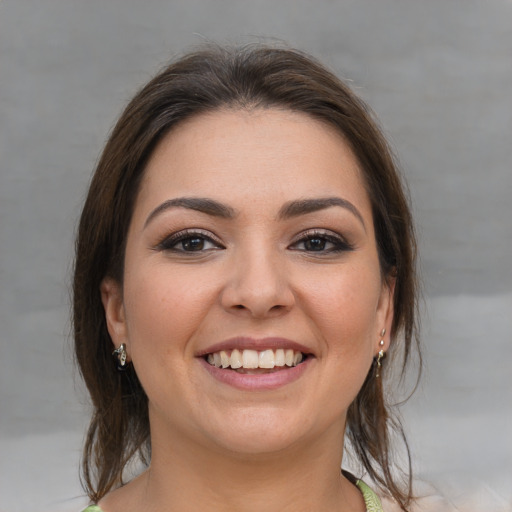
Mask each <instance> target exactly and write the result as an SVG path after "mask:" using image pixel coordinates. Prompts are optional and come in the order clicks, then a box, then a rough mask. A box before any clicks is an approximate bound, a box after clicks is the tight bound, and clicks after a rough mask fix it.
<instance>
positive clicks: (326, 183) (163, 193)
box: [138, 109, 369, 208]
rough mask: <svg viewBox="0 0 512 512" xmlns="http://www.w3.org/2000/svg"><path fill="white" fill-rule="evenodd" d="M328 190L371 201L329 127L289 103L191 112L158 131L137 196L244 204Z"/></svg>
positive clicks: (154, 199)
mask: <svg viewBox="0 0 512 512" xmlns="http://www.w3.org/2000/svg"><path fill="white" fill-rule="evenodd" d="M333 193H337V194H341V195H343V197H345V198H346V199H348V200H351V201H354V202H357V203H359V205H360V206H361V207H363V208H364V207H365V206H369V205H368V202H369V200H368V197H367V194H366V191H365V187H364V183H363V177H362V172H361V170H360V167H359V164H358V162H357V160H356V158H355V156H354V154H353V152H352V151H351V149H350V147H349V145H348V144H347V142H346V141H345V140H344V138H343V137H342V135H341V134H340V133H339V132H338V131H337V130H336V129H335V128H334V127H332V126H330V125H328V124H327V123H323V122H321V121H318V120H316V119H313V118H312V117H310V116H308V115H306V114H303V113H296V112H291V111H286V110H278V109H255V110H251V111H246V110H243V111H240V110H221V111H216V112H213V113H208V114H201V115H198V116H195V117H193V118H191V119H189V120H187V121H185V122H183V123H182V124H180V125H178V126H177V127H176V128H174V129H173V130H172V131H171V132H170V133H169V134H167V135H166V136H165V137H164V138H163V140H162V141H161V142H160V143H159V145H158V146H157V147H156V149H155V151H154V152H153V154H152V156H151V158H150V160H149V162H148V165H147V167H146V170H145V174H144V178H143V181H142V184H141V190H140V195H139V200H140V201H142V202H151V203H158V202H159V201H165V200H167V199H169V197H171V196H183V195H187V196H188V195H202V196H208V197H213V198H218V199H220V200H226V198H229V200H231V201H234V202H240V203H241V204H244V202H247V201H251V202H255V201H256V202H257V201H259V200H261V199H265V200H266V202H267V203H268V201H269V200H270V199H275V200H277V201H279V200H281V201H285V200H288V199H290V196H294V197H293V198H296V197H303V196H307V197H311V196H331V195H333ZM138 202H139V201H138Z"/></svg>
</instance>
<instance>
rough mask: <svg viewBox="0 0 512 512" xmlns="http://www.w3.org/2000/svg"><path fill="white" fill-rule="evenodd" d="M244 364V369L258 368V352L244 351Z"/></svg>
mask: <svg viewBox="0 0 512 512" xmlns="http://www.w3.org/2000/svg"><path fill="white" fill-rule="evenodd" d="M242 362H243V366H244V368H258V363H259V357H258V352H256V350H244V351H243V352H242Z"/></svg>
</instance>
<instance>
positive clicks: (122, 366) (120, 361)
mask: <svg viewBox="0 0 512 512" xmlns="http://www.w3.org/2000/svg"><path fill="white" fill-rule="evenodd" d="M112 355H113V356H114V357H115V358H116V361H117V369H118V370H119V371H120V372H123V371H124V370H126V368H127V361H126V358H127V357H128V354H127V353H126V345H125V344H124V343H121V345H119V348H116V349H115V350H114V351H113V352H112Z"/></svg>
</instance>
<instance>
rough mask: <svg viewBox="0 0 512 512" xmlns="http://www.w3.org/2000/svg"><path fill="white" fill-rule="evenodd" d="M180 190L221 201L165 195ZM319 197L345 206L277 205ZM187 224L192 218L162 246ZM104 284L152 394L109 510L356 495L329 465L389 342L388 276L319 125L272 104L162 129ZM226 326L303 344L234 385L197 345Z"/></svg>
mask: <svg viewBox="0 0 512 512" xmlns="http://www.w3.org/2000/svg"><path fill="white" fill-rule="evenodd" d="M182 197H187V198H191V197H193V198H197V197H200V198H209V199H213V200H215V201H217V202H219V203H222V204H223V205H225V206H226V207H228V208H229V209H230V211H231V212H232V213H233V216H232V218H222V217H219V216H214V215H210V214H208V213H204V212H200V211H196V210H192V209H190V208H186V207H182V206H177V207H169V208H163V207H161V205H162V204H163V203H165V202H166V201H169V200H172V199H176V198H182ZM326 197H329V198H332V197H337V198H342V199H343V200H344V201H347V202H349V203H350V205H352V206H353V209H351V208H350V207H344V206H338V205H334V206H329V207H325V208H322V209H320V210H318V211H313V212H310V213H302V214H298V215H294V216H291V217H287V218H283V216H282V215H281V216H280V215H279V213H280V212H281V213H282V209H283V207H284V205H286V204H289V203H290V202H291V201H297V200H303V199H306V198H307V199H311V198H313V199H318V198H326ZM159 207H160V209H159ZM186 229H188V230H189V231H190V230H192V231H194V233H196V232H197V231H199V233H197V234H192V235H190V232H188V236H189V239H188V240H185V241H183V240H181V241H179V242H167V243H166V245H165V247H164V245H162V241H164V240H166V239H168V238H169V236H172V235H173V234H175V233H178V232H183V230H186ZM311 230H313V234H311ZM326 237H327V238H326ZM333 237H334V238H333ZM336 237H337V238H336ZM193 240H196V242H193ZM315 240H316V241H315ZM333 240H334V242H333ZM337 240H341V241H340V242H338V241H337ZM173 243H174V245H173ZM191 244H192V245H191ZM193 244H195V246H194V245H193ZM347 244H348V245H347ZM192 246H194V247H195V248H199V250H195V251H191V250H187V249H190V248H191V247H192ZM349 246H350V247H349ZM313 248H315V249H317V250H313ZM101 292H102V298H103V303H104V306H105V311H106V317H107V324H108V328H109V332H110V334H111V337H112V340H113V343H114V344H115V346H119V345H120V344H121V343H125V344H126V345H127V351H128V356H129V360H130V361H131V362H132V363H133V364H134V366H135V369H136V372H137V375H138V376H139V379H140V381H141V383H142V386H143V387H144V389H145V391H146V393H147V395H148V398H149V414H150V425H151V442H152V461H151V467H150V468H149V470H147V471H146V472H144V473H143V474H142V475H141V476H139V477H138V478H136V479H135V480H133V481H132V482H130V483H129V484H128V485H126V486H124V487H122V488H120V489H118V490H117V491H114V492H113V493H111V494H109V495H108V496H107V497H105V498H104V499H103V500H102V502H101V503H100V505H101V506H102V508H103V510H104V511H105V512H116V511H118V510H125V511H126V510H128V511H129V510H139V511H140V510H148V511H149V510H155V511H156V510H159V511H171V510H172V511H174V510H176V511H177V510H179V511H188V510H190V511H197V510H209V511H216V510H239V511H245V512H250V511H261V510H266V511H274V510H275V511H280V512H282V511H288V510H290V511H292V510H293V511H294V512H296V511H310V510H315V511H316V510H322V511H331V510H332V511H335V510H336V511H344V510H346V511H348V510H350V511H364V510H365V507H364V503H363V500H362V497H361V495H360V493H359V491H358V490H357V489H356V488H355V487H354V486H353V485H352V484H351V483H349V482H348V481H347V480H346V479H345V478H343V477H342V476H341V475H340V470H339V468H340V464H341V459H342V455H343V435H344V430H345V418H346V412H347V409H348V407H349V405H350V403H351V402H352V401H353V400H354V398H355V396H356V395H357V393H358V391H359V389H360V388H361V386H362V384H363V381H364V379H365V377H366V375H367V373H368V371H369V369H370V366H371V364H372V360H373V358H374V357H375V355H376V354H377V353H378V351H379V350H380V349H381V348H384V349H387V346H388V343H389V339H388V338H387V337H385V338H384V341H385V346H384V347H381V346H380V345H379V341H380V340H381V336H380V332H381V331H382V329H383V328H386V329H387V331H388V332H389V330H390V327H391V322H392V315H393V311H392V293H393V284H392V283H391V282H390V281H389V280H387V279H385V278H384V277H383V276H382V275H381V271H380V267H379V261H378V255H377V248H376V243H375V234H374V227H373V221H372V215H371V205H370V201H369V198H368V194H367V192H366V190H365V186H364V183H363V179H362V173H361V171H360V168H359V165H358V162H357V160H356V159H355V157H354V155H353V153H352V151H351V150H350V148H349V147H348V145H347V144H346V143H345V141H344V140H343V138H342V137H341V135H340V134H339V133H338V132H336V131H335V130H334V129H333V128H332V127H330V126H327V125H325V124H323V123H321V122H319V121H317V120H314V119H311V118H309V117H308V116H306V115H304V114H300V113H293V112H288V111H283V110H278V109H267V110H261V109H256V110H253V111H233V110H226V111H218V112H215V113H211V114H207V115H201V116H197V117H194V118H192V119H190V120H188V121H186V122H184V123H183V124H181V125H179V126H178V127H176V128H175V129H174V130H173V131H172V132H171V133H170V134H168V135H167V136H166V137H165V138H164V139H163V141H162V142H161V143H160V144H159V146H158V147H157V148H156V150H155V151H154V153H153V155H152V158H151V159H150V161H149V163H148V166H147V168H146V171H145V176H144V179H143V182H142V184H141V189H140V191H139V195H138V198H137V201H136V204H135V209H134V213H133V218H132V221H131V225H130V228H129V233H128V239H127V246H126V256H125V275H124V282H123V286H122V287H121V286H120V285H119V284H118V283H116V282H115V281H113V280H111V279H105V280H104V281H103V284H102V287H101ZM234 336H250V337H252V338H255V339H261V338H265V337H269V336H279V337H284V338H287V339H290V340H293V341H296V342H298V343H300V344H302V345H304V346H305V347H307V348H308V350H309V351H310V353H311V354H312V356H311V357H310V360H309V361H308V366H307V368H306V369H305V370H304V371H303V372H302V373H301V375H300V377H298V378H297V379H296V380H294V381H292V382H289V383H287V384H286V385H283V386H280V387H278V388H276V389H271V390H256V391H248V390H240V389H237V388H235V387H233V386H230V385H227V384H225V383H223V382H220V381H218V380H217V379H215V378H214V377H212V375H211V374H210V373H209V372H208V371H206V370H205V366H204V361H201V358H198V357H197V354H198V353H199V352H201V351H204V350H205V349H207V348H208V347H210V346H212V345H213V344H215V343H218V342H222V341H223V340H226V339H229V338H232V337H234ZM304 489H307V492H304Z"/></svg>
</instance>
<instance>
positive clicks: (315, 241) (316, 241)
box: [304, 238, 327, 251]
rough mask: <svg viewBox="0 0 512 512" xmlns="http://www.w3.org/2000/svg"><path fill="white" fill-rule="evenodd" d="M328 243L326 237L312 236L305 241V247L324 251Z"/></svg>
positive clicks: (307, 249) (310, 249)
mask: <svg viewBox="0 0 512 512" xmlns="http://www.w3.org/2000/svg"><path fill="white" fill-rule="evenodd" d="M326 244H327V240H325V239H324V238H310V239H309V240H306V241H305V242H304V249H305V250H306V251H323V250H325V246H326Z"/></svg>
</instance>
